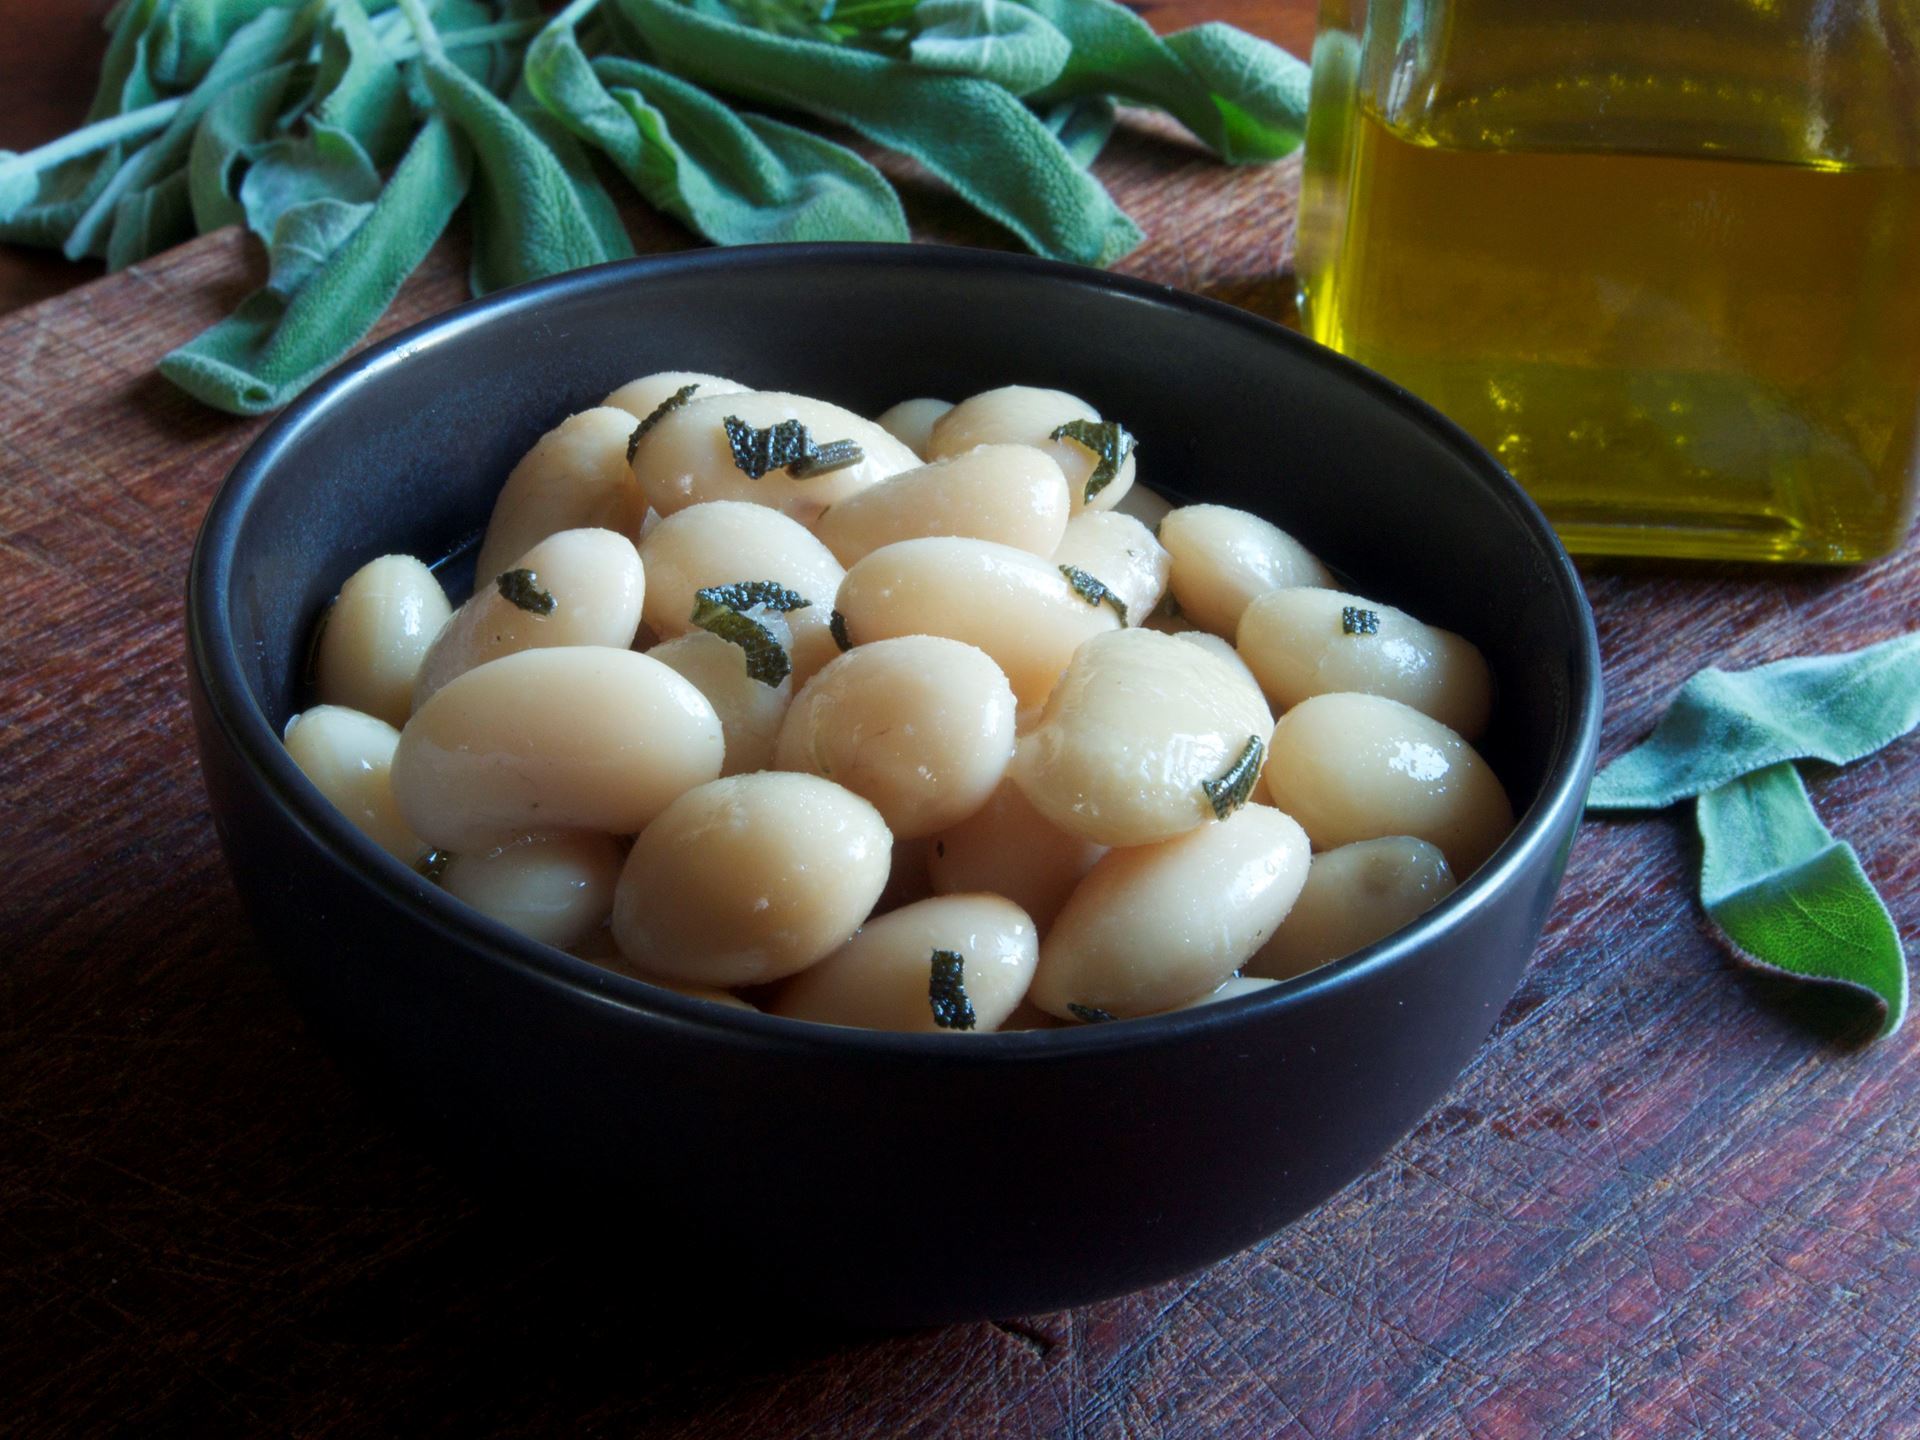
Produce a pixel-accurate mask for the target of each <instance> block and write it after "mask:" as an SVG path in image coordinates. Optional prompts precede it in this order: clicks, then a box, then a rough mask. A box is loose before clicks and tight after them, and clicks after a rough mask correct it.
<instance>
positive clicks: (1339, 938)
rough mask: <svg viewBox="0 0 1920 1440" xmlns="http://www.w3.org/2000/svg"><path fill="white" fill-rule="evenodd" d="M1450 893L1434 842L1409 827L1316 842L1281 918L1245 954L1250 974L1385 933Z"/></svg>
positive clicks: (1318, 960) (1273, 972) (1293, 968)
mask: <svg viewBox="0 0 1920 1440" xmlns="http://www.w3.org/2000/svg"><path fill="white" fill-rule="evenodd" d="M1452 893H1453V872H1452V871H1451V870H1449V869H1448V868H1447V858H1446V856H1444V855H1442V854H1441V853H1440V850H1439V847H1438V846H1434V845H1430V844H1428V843H1427V842H1426V841H1425V840H1416V839H1414V838H1413V837H1412V836H1410V835H1388V836H1383V837H1382V838H1380V839H1378V840H1356V841H1355V842H1354V843H1353V844H1351V845H1342V846H1339V847H1338V848H1337V849H1333V850H1323V851H1321V852H1320V853H1319V854H1318V855H1316V856H1314V857H1313V863H1312V864H1311V865H1310V866H1308V867H1307V883H1306V885H1305V886H1304V887H1302V889H1301V891H1300V898H1299V899H1298V900H1297V901H1295V902H1294V906H1293V909H1292V910H1290V911H1288V912H1287V918H1286V919H1285V920H1282V921H1281V922H1280V928H1279V929H1278V930H1276V931H1274V932H1273V938H1272V939H1271V940H1269V941H1267V943H1266V944H1265V945H1262V946H1261V947H1260V953H1259V954H1257V955H1255V956H1254V957H1253V959H1251V960H1250V961H1248V962H1247V973H1248V974H1249V975H1266V976H1269V977H1271V978H1272V979H1275V980H1285V979H1287V978H1288V977H1290V976H1293V975H1304V974H1305V973H1306V972H1307V971H1309V970H1312V969H1315V968H1317V967H1319V966H1321V965H1325V964H1326V963H1327V962H1328V961H1330V960H1338V959H1339V958H1340V957H1341V956H1343V955H1351V954H1353V952H1354V951H1356V950H1364V949H1365V948H1366V947H1367V946H1369V945H1371V944H1373V942H1374V941H1376V940H1384V939H1385V938H1386V937H1387V936H1389V935H1391V934H1393V932H1394V931H1396V930H1399V929H1402V928H1404V927H1405V926H1407V925H1409V924H1411V923H1412V922H1413V921H1415V920H1417V919H1418V918H1419V917H1420V916H1422V915H1424V914H1426V913H1427V911H1429V910H1431V909H1432V908H1433V907H1434V906H1436V905H1438V904H1439V903H1440V902H1441V901H1442V900H1444V899H1446V898H1447V896H1448V895H1450V894H1452Z"/></svg>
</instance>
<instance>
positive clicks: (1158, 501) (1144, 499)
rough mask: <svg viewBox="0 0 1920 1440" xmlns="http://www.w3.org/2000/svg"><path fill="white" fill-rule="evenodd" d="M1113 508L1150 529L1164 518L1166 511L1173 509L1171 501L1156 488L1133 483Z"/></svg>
mask: <svg viewBox="0 0 1920 1440" xmlns="http://www.w3.org/2000/svg"><path fill="white" fill-rule="evenodd" d="M1113 508H1114V509H1115V510H1117V511H1118V512H1119V513H1120V514H1122V515H1131V516H1132V517H1133V518H1134V519H1136V520H1138V521H1139V522H1140V523H1141V524H1142V525H1144V526H1146V527H1147V528H1148V529H1149V530H1151V529H1153V528H1154V527H1155V526H1157V525H1158V524H1159V523H1160V522H1161V521H1162V520H1163V519H1165V518H1166V515H1167V512H1168V511H1170V510H1172V509H1173V502H1172V501H1171V500H1169V499H1167V497H1166V496H1164V495H1162V494H1161V493H1160V492H1159V491H1158V490H1152V489H1149V488H1148V487H1147V486H1145V485H1135V486H1134V487H1133V488H1132V489H1130V490H1128V491H1127V493H1126V494H1125V495H1123V496H1121V497H1120V500H1119V502H1118V503H1117V504H1116V505H1115V506H1114V507H1113Z"/></svg>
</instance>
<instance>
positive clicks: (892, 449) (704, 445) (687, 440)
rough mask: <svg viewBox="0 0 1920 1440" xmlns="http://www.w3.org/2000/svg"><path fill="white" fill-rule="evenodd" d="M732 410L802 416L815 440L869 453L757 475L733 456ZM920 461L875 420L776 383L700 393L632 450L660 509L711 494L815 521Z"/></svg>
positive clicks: (666, 511)
mask: <svg viewBox="0 0 1920 1440" xmlns="http://www.w3.org/2000/svg"><path fill="white" fill-rule="evenodd" d="M729 415H731V416H733V417H735V418H736V419H739V420H741V421H743V422H744V423H746V424H748V425H751V426H753V427H754V428H756V429H765V428H767V427H768V426H770V425H775V424H778V423H779V422H780V421H782V420H798V421H799V422H800V423H801V424H803V425H805V426H806V427H807V430H808V433H809V434H811V435H812V437H813V439H814V441H815V443H816V444H821V445H824V444H827V443H829V442H831V441H835V440H852V441H854V442H855V443H856V444H858V445H859V446H860V448H861V451H862V452H863V456H862V459H861V460H860V463H859V464H857V465H849V466H847V467H846V468H845V469H841V470H831V471H828V472H826V473H825V474H821V475H814V476H811V477H809V478H806V479H797V478H795V477H794V476H793V475H792V474H790V473H789V472H788V471H786V470H773V471H769V472H768V473H767V474H765V475H762V476H761V477H760V478H759V479H757V480H756V479H753V478H752V477H751V476H749V475H748V474H747V473H746V472H745V471H743V470H741V469H740V467H739V466H738V465H736V464H735V463H734V457H733V451H732V449H731V448H730V446H729V445H728V443H727V431H726V424H725V421H726V418H727V417H728V416H729ZM629 429H631V427H629ZM920 464H921V460H920V457H919V456H918V455H916V454H914V453H913V451H911V450H909V449H908V448H907V447H906V446H905V445H903V444H901V443H900V442H899V441H898V440H896V439H894V438H893V436H891V435H889V434H888V433H887V432H886V431H884V430H882V429H881V428H880V427H879V426H878V425H876V424H874V423H873V422H872V421H871V420H864V419H862V418H861V417H860V416H858V415H855V414H854V413H853V412H852V411H851V410H843V409H841V408H840V407H839V406H838V405H830V404H828V403H827V402H826V401H824V400H813V399H809V398H807V397H806V396H804V395H789V394H786V393H785V392H782V391H778V390H757V391H748V392H743V393H740V394H734V395H712V396H706V397H702V396H700V395H697V394H696V395H695V396H694V397H693V399H692V400H690V401H688V402H687V403H686V404H685V405H683V406H681V407H680V408H679V409H678V410H674V411H672V412H670V413H669V414H667V415H664V416H662V417H661V418H660V420H659V422H658V423H657V424H655V426H654V427H653V429H651V430H650V431H648V432H647V434H646V436H645V437H644V438H643V439H642V440H641V441H640V444H639V446H638V447H637V448H636V449H635V450H634V452H633V475H634V479H635V480H637V481H638V482H639V484H640V487H641V489H642V490H643V491H644V492H645V494H646V497H647V500H648V503H650V504H651V505H652V506H653V508H654V509H656V510H658V511H659V512H660V513H661V514H662V515H672V514H673V513H674V512H676V511H679V510H685V509H686V508H687V507H688V506H690V505H699V504H703V503H705V502H706V501H709V500H740V501H745V502H746V503H748V504H751V505H765V506H769V507H771V508H772V509H775V510H780V511H785V512H787V513H790V514H794V515H798V516H800V517H802V518H804V519H808V520H811V519H812V518H814V517H815V516H817V515H818V514H819V513H820V512H821V511H822V510H824V509H825V508H826V507H827V506H829V505H834V504H837V503H839V502H840V501H842V500H845V499H846V498H847V497H848V496H850V495H854V494H857V493H858V492H859V491H861V490H864V489H866V488H867V487H868V486H870V485H877V484H879V483H880V482H881V481H882V480H884V479H886V478H887V477H888V476H889V475H897V474H899V473H900V472H901V471H902V470H912V469H914V468H915V467H917V466H918V465H920Z"/></svg>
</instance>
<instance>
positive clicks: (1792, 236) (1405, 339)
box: [1299, 0, 1920, 562]
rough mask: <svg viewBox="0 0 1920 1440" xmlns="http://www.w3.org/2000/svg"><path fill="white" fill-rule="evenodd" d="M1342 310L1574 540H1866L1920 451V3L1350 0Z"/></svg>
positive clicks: (1348, 346)
mask: <svg viewBox="0 0 1920 1440" xmlns="http://www.w3.org/2000/svg"><path fill="white" fill-rule="evenodd" d="M1299 257H1300V258H1299V277H1300V288H1301V310H1302V316H1303V319H1304V321H1305V323H1306V326H1307V329H1308V332H1309V333H1310V334H1311V335H1313V336H1314V338H1315V339H1318V340H1320V341H1322V342H1323V343H1325V344H1328V345H1331V346H1333V347H1334V348H1336V349H1338V350H1341V351H1343V352H1345V353H1346V354H1348V355H1351V356H1353V357H1354V358H1355V359H1357V360H1359V361H1361V362H1362V363H1364V364H1366V365H1369V366H1372V367H1373V368H1374V369H1376V370H1379V371H1381V372H1383V373H1384V374H1386V375H1388V376H1390V377H1391V378H1393V379H1395V380H1397V381H1399V382H1400V383H1401V384H1403V385H1405V386H1406V387H1407V388H1408V389H1410V390H1412V391H1414V392H1415V393H1416V394H1418V395H1420V396H1421V397H1423V398H1424V399H1426V400H1428V401H1430V402H1432V403H1433V404H1434V405H1435V406H1437V407H1438V408H1439V409H1440V410H1442V411H1444V412H1445V413H1446V414H1448V415H1450V416H1451V417H1453V419H1455V420H1456V421H1458V422H1459V423H1460V424H1462V425H1463V426H1465V427H1466V428H1467V429H1468V430H1470V431H1471V432H1473V433H1474V434H1475V435H1476V436H1477V437H1478V438H1479V439H1480V440H1481V441H1482V442H1483V443H1484V444H1485V445H1486V446H1487V447H1488V448H1489V449H1490V450H1492V451H1493V453H1494V454H1495V455H1497V456H1498V457H1499V458H1500V460H1501V461H1502V462H1503V463H1504V464H1505V465H1506V466H1507V468H1508V469H1509V470H1511V471H1512V472H1513V474H1514V475H1515V477H1516V478H1517V479H1519V480H1520V482H1521V483H1522V484H1523V485H1525V486H1526V487H1527V489H1528V490H1529V491H1530V492H1531V493H1532V494H1533V496H1534V498H1535V499H1536V500H1538V501H1539V502H1540V504H1541V506H1542V507H1543V508H1544V509H1545V510H1546V512H1547V514H1548V516H1549V517H1550V518H1551V519H1552V520H1553V521H1554V523H1555V525H1556V526H1557V527H1558V528H1559V530H1560V533H1561V535H1562V537H1563V538H1564V539H1565V540H1566V542H1567V544H1568V546H1569V547H1570V548H1572V549H1575V550H1584V551H1589V552H1601V553H1613V554H1639V555H1669V556H1699V557H1721V558H1736V559H1765V560H1811V561H1829V562H1845V561H1858V560H1864V559H1869V558H1871V557H1873V556H1876V555H1882V554H1886V553H1888V552H1889V551H1891V550H1894V549H1896V548H1897V547H1898V546H1899V545H1900V543H1901V541H1902V540H1903V539H1904V538H1905V536H1906V533H1907V528H1908V526H1909V524H1910V522H1911V520H1912V518H1913V510H1914V500H1915V488H1916V483H1915V482H1916V472H1917V471H1920V4H1916V3H1913V0H1323V4H1322V9H1321V14H1320V32H1319V37H1318V39H1317V40H1316V42H1315V45H1314V52H1313V94H1312V105H1311V114H1310V117H1309V121H1308V137H1307V156H1306V176H1305V184H1304V189H1303V195H1302V201H1301V214H1300V230H1299Z"/></svg>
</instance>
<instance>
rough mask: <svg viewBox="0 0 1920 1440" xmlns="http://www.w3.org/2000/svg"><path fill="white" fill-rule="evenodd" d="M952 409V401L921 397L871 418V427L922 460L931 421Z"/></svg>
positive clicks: (925, 450) (894, 406)
mask: <svg viewBox="0 0 1920 1440" xmlns="http://www.w3.org/2000/svg"><path fill="white" fill-rule="evenodd" d="M951 409H953V402H952V401H951V400H934V399H930V398H927V397H925V396H922V397H920V398H918V399H914V400H902V401H901V402H900V403H899V404H898V405H890V406H888V407H887V408H886V410H884V411H882V412H881V413H880V414H879V415H878V416H876V417H875V418H874V422H873V423H874V424H876V425H878V426H879V427H880V428H881V429H882V430H884V431H886V432H887V433H888V434H889V435H891V436H893V438H894V439H896V440H898V441H899V442H900V443H901V444H902V445H904V446H906V447H907V448H908V449H909V450H911V451H913V453H914V454H916V455H918V456H920V457H921V458H922V459H926V458H928V456H927V446H928V444H929V443H930V442H931V441H932V438H933V427H934V422H936V421H937V420H939V418H940V417H941V416H942V415H944V414H946V413H947V412H948V411H949V410H951Z"/></svg>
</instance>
